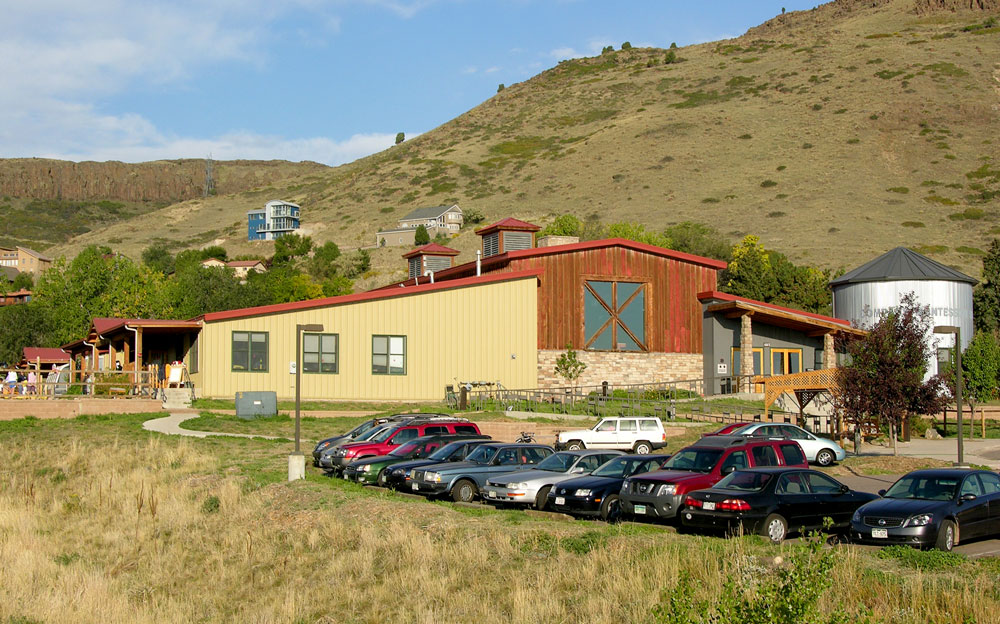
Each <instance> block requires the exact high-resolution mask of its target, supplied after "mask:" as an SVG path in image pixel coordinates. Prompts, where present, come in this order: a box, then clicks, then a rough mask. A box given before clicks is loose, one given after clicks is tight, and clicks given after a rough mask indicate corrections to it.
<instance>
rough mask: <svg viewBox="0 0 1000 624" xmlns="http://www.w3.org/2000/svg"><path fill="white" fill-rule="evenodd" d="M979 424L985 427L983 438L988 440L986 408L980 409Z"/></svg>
mask: <svg viewBox="0 0 1000 624" xmlns="http://www.w3.org/2000/svg"><path fill="white" fill-rule="evenodd" d="M979 422H980V423H981V424H982V425H983V431H982V434H983V435H982V438H983V439H984V440H985V439H986V408H985V407H980V408H979Z"/></svg>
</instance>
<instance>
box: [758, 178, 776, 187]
mask: <svg viewBox="0 0 1000 624" xmlns="http://www.w3.org/2000/svg"><path fill="white" fill-rule="evenodd" d="M760 186H761V188H771V187H772V186H778V183H777V182H775V181H774V180H764V181H763V182H761V183H760Z"/></svg>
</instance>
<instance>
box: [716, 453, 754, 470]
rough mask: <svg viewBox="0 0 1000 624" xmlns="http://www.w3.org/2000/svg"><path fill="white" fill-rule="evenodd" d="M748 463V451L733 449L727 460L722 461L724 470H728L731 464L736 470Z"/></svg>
mask: <svg viewBox="0 0 1000 624" xmlns="http://www.w3.org/2000/svg"><path fill="white" fill-rule="evenodd" d="M748 465H749V464H747V453H746V451H733V452H732V453H730V454H729V456H728V457H726V459H725V461H723V462H722V472H723V473H724V472H726V470H727V469H728V468H729V467H730V466H732V467H733V468H734V469H736V470H741V469H743V468H746V467H747V466H748Z"/></svg>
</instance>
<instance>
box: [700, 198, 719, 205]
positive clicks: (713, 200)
mask: <svg viewBox="0 0 1000 624" xmlns="http://www.w3.org/2000/svg"><path fill="white" fill-rule="evenodd" d="M701 203H703V204H717V203H719V199H718V198H717V197H706V198H705V199H703V200H701Z"/></svg>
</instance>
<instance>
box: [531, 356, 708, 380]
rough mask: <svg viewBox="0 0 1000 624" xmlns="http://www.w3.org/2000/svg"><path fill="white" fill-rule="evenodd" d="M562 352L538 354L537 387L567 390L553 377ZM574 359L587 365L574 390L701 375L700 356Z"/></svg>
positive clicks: (702, 371)
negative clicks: (603, 384)
mask: <svg viewBox="0 0 1000 624" xmlns="http://www.w3.org/2000/svg"><path fill="white" fill-rule="evenodd" d="M563 353H565V351H564V350H543V349H539V350H538V387H539V388H553V387H563V386H566V385H567V384H566V380H565V379H563V378H562V377H560V376H558V375H556V360H557V359H559V356H560V355H562V354H563ZM576 356H577V359H579V360H580V361H581V362H583V363H584V364H586V365H587V368H586V370H584V371H583V374H582V375H580V379H578V380H577V381H576V383H575V384H573V385H576V386H598V385H600V384H601V382H604V381H606V382H608V383H610V384H638V383H655V382H659V381H680V380H688V379H701V378H702V376H703V375H704V370H703V366H704V363H703V359H702V357H703V356H702V354H700V353H634V352H627V351H618V352H609V351H577V352H576Z"/></svg>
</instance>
